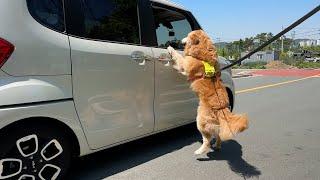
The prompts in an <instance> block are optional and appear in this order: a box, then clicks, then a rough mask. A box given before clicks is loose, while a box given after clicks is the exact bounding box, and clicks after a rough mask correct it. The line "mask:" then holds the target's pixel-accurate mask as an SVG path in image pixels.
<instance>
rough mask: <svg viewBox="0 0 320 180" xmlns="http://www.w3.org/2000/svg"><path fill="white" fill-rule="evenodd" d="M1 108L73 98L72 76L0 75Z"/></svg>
mask: <svg viewBox="0 0 320 180" xmlns="http://www.w3.org/2000/svg"><path fill="white" fill-rule="evenodd" d="M0 97H1V98H0V106H5V105H18V104H26V103H34V102H44V101H52V100H59V99H68V98H72V83H71V75H61V76H23V77H13V76H8V75H5V74H3V75H2V76H1V74H0Z"/></svg>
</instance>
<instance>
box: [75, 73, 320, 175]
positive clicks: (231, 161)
mask: <svg viewBox="0 0 320 180" xmlns="http://www.w3.org/2000/svg"><path fill="white" fill-rule="evenodd" d="M294 79H299V77H264V76H261V77H252V78H242V79H236V80H235V85H236V88H237V90H245V89H249V90H248V91H242V93H238V94H237V97H236V107H235V112H247V113H248V115H249V118H250V128H249V129H248V130H247V131H246V132H244V133H242V134H240V135H238V136H237V138H236V139H235V140H232V141H228V142H224V143H223V144H222V150H221V152H210V153H209V154H207V155H203V156H194V155H193V152H194V151H195V150H196V149H197V148H198V147H199V146H200V141H201V137H200V135H199V133H198V131H197V130H196V128H195V124H191V125H188V126H185V127H182V128H178V129H175V130H171V131H169V132H165V133H161V134H158V135H154V136H151V137H147V138H144V139H141V140H138V141H134V142H131V143H128V144H125V145H121V146H118V147H115V148H111V149H109V150H106V151H103V152H99V153H96V154H93V155H89V156H86V157H83V158H81V159H80V160H78V161H76V162H75V164H74V165H73V168H72V170H71V177H70V179H104V178H106V179H157V180H158V179H166V180H167V179H228V180H229V179H249V178H252V179H258V178H259V179H290V180H291V179H297V180H300V179H320V104H319V103H320V93H319V90H320V77H315V78H309V79H304V80H301V81H296V82H291V83H287V84H282V85H279V86H273V87H266V88H263V89H259V90H254V89H251V88H255V87H260V86H265V85H269V84H276V83H280V82H285V81H290V80H294Z"/></svg>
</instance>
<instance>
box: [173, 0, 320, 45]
mask: <svg viewBox="0 0 320 180" xmlns="http://www.w3.org/2000/svg"><path fill="white" fill-rule="evenodd" d="M171 1H173V2H176V3H178V4H181V5H182V6H184V7H185V8H187V9H188V10H190V11H191V12H192V13H193V15H194V16H195V17H196V19H197V20H198V21H199V23H200V25H201V26H202V28H203V29H204V30H205V31H206V32H207V33H208V34H209V35H210V36H211V37H212V38H213V39H214V41H216V42H217V41H220V42H222V41H227V42H230V41H234V40H239V39H240V38H245V37H251V36H255V35H256V34H258V33H262V32H272V33H273V34H276V33H278V32H280V31H281V30H282V26H283V27H284V28H285V27H287V26H289V25H290V24H291V23H293V22H294V21H296V20H298V19H299V18H300V17H302V16H303V15H305V14H306V13H308V12H309V11H311V10H312V9H314V8H315V7H316V6H318V5H320V0H171ZM294 31H295V33H293V31H291V32H289V33H287V34H286V35H287V36H288V37H290V38H291V37H293V34H295V39H298V38H307V39H320V12H318V13H317V14H315V15H314V16H313V17H311V18H310V19H308V20H307V21H306V22H304V23H303V24H301V25H300V26H298V27H297V28H296V29H294Z"/></svg>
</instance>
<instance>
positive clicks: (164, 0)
mask: <svg viewBox="0 0 320 180" xmlns="http://www.w3.org/2000/svg"><path fill="white" fill-rule="evenodd" d="M150 1H151V2H156V3H160V4H164V5H167V6H171V7H174V8H177V9H181V10H184V11H188V10H187V9H186V8H184V7H183V6H181V5H180V4H177V3H174V2H172V1H169V0H150Z"/></svg>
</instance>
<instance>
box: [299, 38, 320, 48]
mask: <svg viewBox="0 0 320 180" xmlns="http://www.w3.org/2000/svg"><path fill="white" fill-rule="evenodd" d="M318 43H320V42H319V40H314V39H307V40H301V41H300V42H299V45H300V47H311V46H317V45H318ZM319 45H320V44H319Z"/></svg>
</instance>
